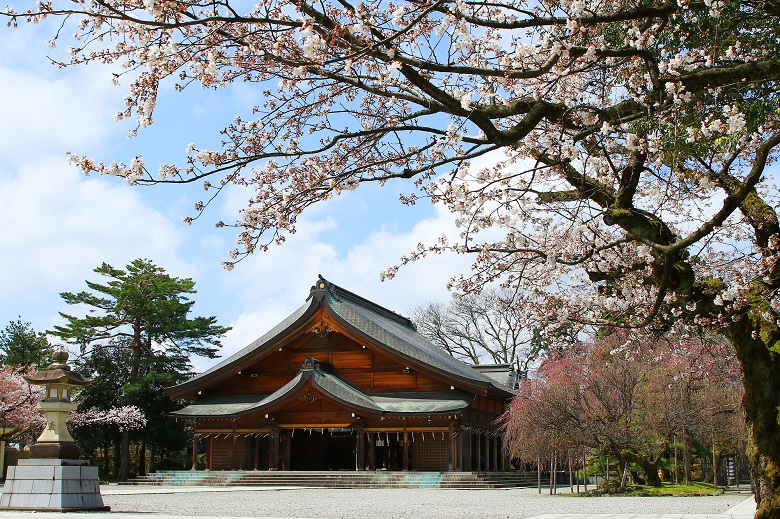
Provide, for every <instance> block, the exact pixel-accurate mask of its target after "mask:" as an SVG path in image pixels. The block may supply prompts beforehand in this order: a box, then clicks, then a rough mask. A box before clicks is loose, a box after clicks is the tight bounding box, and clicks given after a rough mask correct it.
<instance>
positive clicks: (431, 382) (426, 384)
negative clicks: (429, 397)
mask: <svg viewBox="0 0 780 519" xmlns="http://www.w3.org/2000/svg"><path fill="white" fill-rule="evenodd" d="M417 387H418V388H420V389H425V390H426V391H445V390H447V389H449V388H450V384H446V383H444V382H442V381H441V380H436V379H434V378H430V377H426V376H425V375H417Z"/></svg>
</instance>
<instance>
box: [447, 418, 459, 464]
mask: <svg viewBox="0 0 780 519" xmlns="http://www.w3.org/2000/svg"><path fill="white" fill-rule="evenodd" d="M449 440H450V460H449V466H448V469H449V470H455V469H456V468H457V467H458V466H457V463H456V462H455V460H456V457H455V456H456V455H457V452H456V449H455V422H452V423H450V430H449Z"/></svg>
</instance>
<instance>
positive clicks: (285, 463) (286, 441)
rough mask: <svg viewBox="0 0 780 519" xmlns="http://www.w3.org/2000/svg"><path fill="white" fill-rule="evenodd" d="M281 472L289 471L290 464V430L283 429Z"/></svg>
mask: <svg viewBox="0 0 780 519" xmlns="http://www.w3.org/2000/svg"><path fill="white" fill-rule="evenodd" d="M282 452H283V453H284V457H283V458H282V470H290V465H291V463H292V429H285V430H284V435H283V436H282Z"/></svg>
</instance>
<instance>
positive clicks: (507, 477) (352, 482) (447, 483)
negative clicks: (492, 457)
mask: <svg viewBox="0 0 780 519" xmlns="http://www.w3.org/2000/svg"><path fill="white" fill-rule="evenodd" d="M126 484H129V485H155V486H156V485H169V486H215V487H226V486H248V487H268V486H274V487H313V488H451V489H480V488H515V487H527V486H534V485H536V472H533V473H526V472H401V471H398V472H396V471H376V472H374V471H322V472H304V471H249V470H247V471H243V470H240V471H171V472H155V473H153V474H148V475H146V476H141V477H137V478H135V479H132V480H130V481H128V482H127V483H126Z"/></svg>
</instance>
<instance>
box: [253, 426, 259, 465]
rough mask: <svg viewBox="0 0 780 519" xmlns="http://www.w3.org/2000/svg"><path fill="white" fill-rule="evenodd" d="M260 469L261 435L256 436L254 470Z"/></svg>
mask: <svg viewBox="0 0 780 519" xmlns="http://www.w3.org/2000/svg"><path fill="white" fill-rule="evenodd" d="M259 468H260V435H259V434H258V435H257V436H255V462H254V470H258V469H259Z"/></svg>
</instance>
